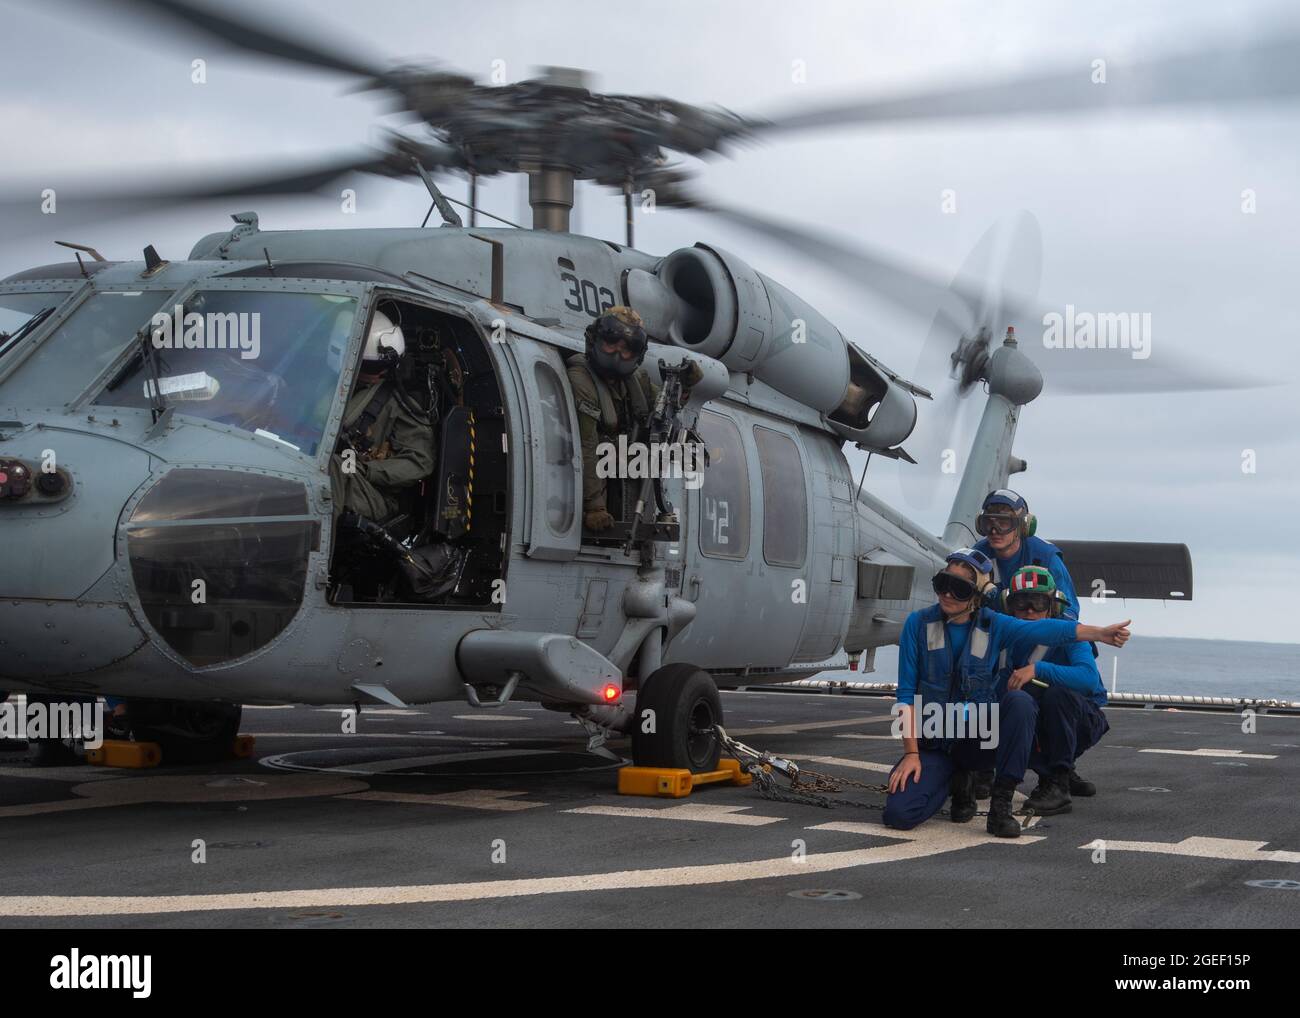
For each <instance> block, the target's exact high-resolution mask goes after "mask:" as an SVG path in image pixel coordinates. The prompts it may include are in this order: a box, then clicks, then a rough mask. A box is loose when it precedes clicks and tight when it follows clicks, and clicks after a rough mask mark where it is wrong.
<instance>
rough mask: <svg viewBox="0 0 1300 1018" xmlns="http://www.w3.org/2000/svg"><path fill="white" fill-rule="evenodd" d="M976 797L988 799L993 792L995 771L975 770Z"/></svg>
mask: <svg viewBox="0 0 1300 1018" xmlns="http://www.w3.org/2000/svg"><path fill="white" fill-rule="evenodd" d="M973 794H974V796H975V798H976V799H987V798H988V797H989V796H990V795H992V794H993V772H992V771H975V791H974V793H973Z"/></svg>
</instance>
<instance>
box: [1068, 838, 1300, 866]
mask: <svg viewBox="0 0 1300 1018" xmlns="http://www.w3.org/2000/svg"><path fill="white" fill-rule="evenodd" d="M1267 844H1268V842H1267V841H1239V840H1237V839H1236V838H1200V837H1194V838H1184V839H1183V840H1182V841H1174V842H1164V841H1111V840H1110V839H1109V838H1098V839H1096V840H1095V841H1090V842H1088V844H1086V845H1080V846H1079V847H1080V848H1084V849H1089V850H1092V849H1098V848H1101V849H1105V850H1106V851H1107V852H1154V853H1156V854H1158V855H1186V856H1194V857H1196V858H1198V859H1233V860H1238V861H1261V862H1300V852H1285V851H1282V850H1280V849H1272V850H1267V851H1266V850H1265V849H1264V846H1265V845H1267Z"/></svg>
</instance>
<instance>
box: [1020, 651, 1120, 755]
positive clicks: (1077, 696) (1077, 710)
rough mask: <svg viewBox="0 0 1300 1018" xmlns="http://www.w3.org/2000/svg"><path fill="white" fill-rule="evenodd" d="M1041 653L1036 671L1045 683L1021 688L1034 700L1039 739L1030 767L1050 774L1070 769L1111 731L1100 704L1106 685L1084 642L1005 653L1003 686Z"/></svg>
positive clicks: (1036, 741) (1104, 702)
mask: <svg viewBox="0 0 1300 1018" xmlns="http://www.w3.org/2000/svg"><path fill="white" fill-rule="evenodd" d="M1040 656H1041V660H1038V663H1037V665H1036V667H1035V668H1034V674H1035V675H1036V676H1037V677H1038V678H1039V679H1041V680H1042V681H1043V682H1046V683H1047V688H1046V689H1043V688H1042V687H1040V686H1035V685H1033V684H1032V683H1031V684H1030V685H1028V686H1026V687H1025V689H1027V690H1031V691H1032V693H1031V695H1032V696H1033V697H1034V699H1035V700H1036V701H1037V702H1038V727H1037V732H1036V735H1037V738H1036V740H1035V744H1034V750H1033V752H1032V753H1031V754H1030V756H1029V766H1030V767H1031V768H1033V770H1034V771H1035V772H1037V773H1038V774H1050V773H1052V772H1053V771H1056V772H1060V771H1063V770H1071V769H1073V767H1074V762H1075V761H1076V760H1078V759H1079V757H1081V756H1082V755H1083V754H1084V753H1085V752H1086V751H1087V750H1089V749H1091V748H1092V747H1093V746H1095V745H1097V743H1098V742H1100V741H1101V737H1102V736H1103V735H1105V734H1106V733H1107V732H1108V731H1110V722H1108V721H1107V720H1106V715H1105V714H1104V713H1103V712H1102V709H1101V708H1102V707H1104V706H1106V687H1105V686H1104V685H1102V682H1101V675H1100V674H1099V673H1098V672H1097V662H1096V660H1095V659H1094V658H1093V656H1092V647H1091V645H1090V644H1087V643H1071V644H1066V645H1065V646H1063V647H1051V648H1047V647H1043V646H1041V645H1040V646H1038V647H1035V648H1033V650H1032V651H1031V653H1030V654H1028V655H1025V656H1024V657H1017V656H1014V655H1009V656H1008V661H1009V665H1008V667H1007V668H1005V669H1004V675H1003V677H1002V683H1003V684H1004V688H1005V683H1006V680H1007V679H1008V678H1010V676H1011V672H1012V671H1014V670H1015V669H1016V668H1021V667H1023V666H1024V665H1027V664H1028V663H1029V661H1030V660H1031V658H1038V657H1040Z"/></svg>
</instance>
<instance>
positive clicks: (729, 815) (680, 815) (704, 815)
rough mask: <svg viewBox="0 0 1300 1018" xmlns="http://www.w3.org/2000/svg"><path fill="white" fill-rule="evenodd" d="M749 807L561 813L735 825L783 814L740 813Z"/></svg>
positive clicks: (619, 808)
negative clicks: (766, 815) (768, 815)
mask: <svg viewBox="0 0 1300 1018" xmlns="http://www.w3.org/2000/svg"><path fill="white" fill-rule="evenodd" d="M750 808H752V807H749V806H718V805H710V804H708V803H696V802H686V803H682V805H680V806H660V807H659V808H657V809H655V808H650V807H642V806H582V807H580V808H578V809H566V810H564V811H563V812H565V813H587V814H590V815H593V816H602V817H648V818H650V819H653V820H693V821H697V822H699V823H705V824H734V825H735V826H737V827H762V826H763V825H765V824H776V823H780V822H781V821H782V820H784V819H785V817H765V816H756V815H755V814H753V813H743V812H742V811H743V810H747V809H750Z"/></svg>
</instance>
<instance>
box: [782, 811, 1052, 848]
mask: <svg viewBox="0 0 1300 1018" xmlns="http://www.w3.org/2000/svg"><path fill="white" fill-rule="evenodd" d="M1035 819H1037V818H1035ZM804 830H806V831H842V832H844V833H846V834H865V835H867V836H868V837H872V838H913V839H915V840H918V841H919V840H923V839H926V838H928V837H935V838H938V839H940V840H946V839H947V837H949V836H956V837H962V838H965V839H966V840H967V841H968V842H969V843H970V844H972V845H1032V844H1033V843H1034V842H1036V841H1042V840H1043V836H1042V835H1033V834H1031V835H1023V834H1022V835H1021V836H1020V837H1018V838H999V837H998V836H997V835H995V834H989V833H988V831H986V830H985V829H984V827H983V826H982V825H980V824H974V823H970V824H954V823H945V824H936V825H934V826H931V825H930V824H928V823H926V824H921V825H920V826H919V827H913V828H912V829H911V830H910V831H896V830H894V828H892V827H886V826H885V825H884V824H868V823H861V822H859V821H856V820H835V821H832V822H831V823H829V824H817V826H815V827H805V828H804Z"/></svg>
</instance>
